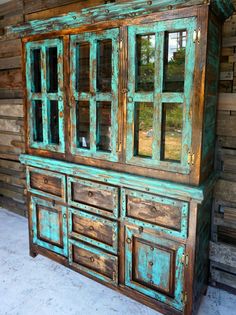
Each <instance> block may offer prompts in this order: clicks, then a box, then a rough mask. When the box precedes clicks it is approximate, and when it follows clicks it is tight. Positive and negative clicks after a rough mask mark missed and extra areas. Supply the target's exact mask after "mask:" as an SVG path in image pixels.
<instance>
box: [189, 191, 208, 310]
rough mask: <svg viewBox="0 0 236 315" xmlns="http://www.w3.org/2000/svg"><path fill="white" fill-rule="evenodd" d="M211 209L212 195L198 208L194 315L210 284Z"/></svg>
mask: <svg viewBox="0 0 236 315" xmlns="http://www.w3.org/2000/svg"><path fill="white" fill-rule="evenodd" d="M211 207H212V193H211V194H210V195H208V196H207V198H206V199H205V201H204V202H203V204H202V205H201V206H199V208H198V216H197V239H196V257H195V271H194V279H195V280H194V288H193V290H194V294H193V300H194V303H193V305H194V306H193V314H196V313H197V310H198V307H199V305H200V302H201V296H202V294H204V293H205V290H206V287H207V284H208V274H209V240H210V223H211V222H210V221H211Z"/></svg>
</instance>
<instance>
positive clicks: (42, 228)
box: [31, 197, 68, 257]
mask: <svg viewBox="0 0 236 315" xmlns="http://www.w3.org/2000/svg"><path fill="white" fill-rule="evenodd" d="M31 207H32V208H31V209H32V216H31V218H32V229H33V231H32V232H33V243H34V244H37V245H39V246H41V247H44V248H46V249H48V250H51V251H53V252H55V253H57V254H60V255H63V256H66V257H67V256H68V245H67V216H66V207H64V206H61V205H58V204H55V203H54V202H53V201H47V200H44V199H40V198H36V197H31Z"/></svg>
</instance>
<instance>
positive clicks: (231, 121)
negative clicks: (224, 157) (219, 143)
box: [217, 111, 236, 137]
mask: <svg viewBox="0 0 236 315" xmlns="http://www.w3.org/2000/svg"><path fill="white" fill-rule="evenodd" d="M217 118H218V119H217V135H219V136H229V137H232V136H233V137H236V128H235V126H236V116H233V115H230V112H229V113H228V114H225V113H222V112H221V111H218V117H217Z"/></svg>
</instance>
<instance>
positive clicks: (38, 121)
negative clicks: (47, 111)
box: [33, 100, 43, 142]
mask: <svg viewBox="0 0 236 315" xmlns="http://www.w3.org/2000/svg"><path fill="white" fill-rule="evenodd" d="M33 109H34V126H33V128H34V137H33V139H34V141H36V142H43V118H42V101H40V100H38V101H34V103H33Z"/></svg>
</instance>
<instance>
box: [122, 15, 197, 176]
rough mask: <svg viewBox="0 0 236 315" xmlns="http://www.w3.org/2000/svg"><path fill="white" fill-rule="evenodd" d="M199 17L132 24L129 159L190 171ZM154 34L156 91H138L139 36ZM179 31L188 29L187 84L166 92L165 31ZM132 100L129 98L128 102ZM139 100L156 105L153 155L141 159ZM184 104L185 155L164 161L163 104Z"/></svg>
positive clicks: (169, 168)
mask: <svg viewBox="0 0 236 315" xmlns="http://www.w3.org/2000/svg"><path fill="white" fill-rule="evenodd" d="M196 27H197V21H196V18H186V19H176V20H171V21H164V22H157V23H153V24H150V25H148V26H129V27H128V36H129V41H128V42H129V47H128V51H129V59H128V90H129V92H128V105H127V151H126V162H127V163H129V164H135V165H139V166H147V167H152V168H159V169H162V170H168V171H176V172H179V173H183V174H189V172H190V165H189V164H188V152H189V151H190V150H191V140H192V139H191V135H192V123H191V120H192V117H191V112H192V108H191V104H192V103H193V102H192V98H193V95H192V91H193V76H194V67H195V45H196V44H195V43H194V42H193V32H194V30H196ZM150 30H151V34H155V42H156V49H155V54H156V58H155V60H156V62H155V75H154V77H155V85H154V92H136V82H135V80H136V70H135V69H136V36H137V35H144V34H150ZM179 30H186V31H187V41H186V61H185V84H184V93H165V92H163V76H164V60H163V58H164V37H165V32H174V31H179ZM129 100H130V101H129ZM136 102H151V103H153V105H154V117H153V135H154V140H153V144H152V157H151V158H149V159H147V158H142V157H139V156H135V154H134V152H135V150H134V122H135V117H134V107H135V103H136ZM173 102H174V103H182V104H183V117H184V118H183V134H182V154H181V156H182V158H181V163H176V162H173V161H171V162H168V161H163V160H161V141H160V139H161V137H162V136H161V134H162V106H163V103H173Z"/></svg>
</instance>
